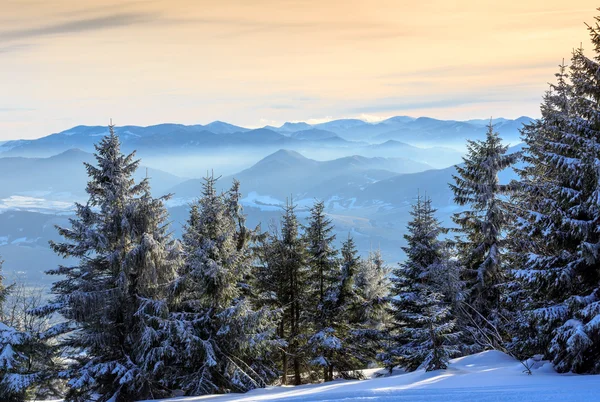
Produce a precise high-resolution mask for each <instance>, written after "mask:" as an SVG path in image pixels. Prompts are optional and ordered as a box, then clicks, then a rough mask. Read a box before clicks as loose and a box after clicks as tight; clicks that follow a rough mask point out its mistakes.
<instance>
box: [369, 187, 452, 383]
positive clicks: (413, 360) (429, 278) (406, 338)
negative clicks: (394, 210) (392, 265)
mask: <svg viewBox="0 0 600 402" xmlns="http://www.w3.org/2000/svg"><path fill="white" fill-rule="evenodd" d="M434 214H435V210H434V209H433V208H432V207H431V200H430V199H428V198H425V199H424V200H423V199H422V198H421V197H420V196H419V197H417V202H416V204H415V205H414V206H413V210H412V211H411V216H412V220H411V221H410V222H409V224H408V234H406V235H405V236H404V237H405V239H406V241H407V243H408V244H407V246H405V247H403V250H404V252H405V253H406V258H407V259H406V261H405V262H404V263H402V264H401V265H400V266H399V268H398V269H396V270H394V278H393V279H392V284H393V289H392V292H391V295H392V298H391V299H390V303H391V304H392V310H391V313H392V314H393V324H392V325H391V328H390V329H391V331H390V338H391V340H392V344H391V346H390V348H389V350H388V351H387V352H386V353H384V354H383V355H382V356H381V358H382V360H383V361H384V363H385V364H386V366H387V367H388V368H389V369H390V370H391V369H392V368H393V367H394V366H395V365H397V364H399V365H400V366H402V367H404V368H406V369H407V370H415V369H417V368H419V367H423V368H425V369H426V370H427V371H430V370H437V369H445V368H446V367H447V365H448V361H449V359H450V357H451V356H452V355H453V354H456V353H457V352H458V351H457V348H456V343H457V338H458V333H457V332H455V327H456V322H455V319H453V318H452V317H451V311H450V307H449V306H448V303H446V302H445V301H444V295H443V294H441V293H439V292H438V291H436V283H435V281H434V279H435V276H436V275H437V272H438V271H439V270H440V269H441V268H442V267H444V265H445V261H444V258H446V255H445V253H444V247H445V244H444V242H443V241H441V240H440V239H439V238H438V237H439V236H440V234H442V233H444V232H445V230H444V229H443V228H442V227H441V226H440V223H439V221H438V220H437V219H436V218H435V216H434Z"/></svg>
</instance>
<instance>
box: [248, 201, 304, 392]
mask: <svg viewBox="0 0 600 402" xmlns="http://www.w3.org/2000/svg"><path fill="white" fill-rule="evenodd" d="M295 209H296V205H294V203H293V202H289V201H288V203H287V204H286V206H285V209H284V214H283V216H282V218H281V222H280V225H279V226H280V229H277V227H276V226H275V225H272V227H271V231H270V233H269V234H266V235H265V236H263V241H262V242H261V246H260V247H259V248H258V254H259V259H260V265H259V266H258V267H257V274H256V278H257V288H258V290H259V291H260V293H261V300H262V302H263V303H264V304H265V305H268V306H272V307H274V308H278V309H280V310H281V311H282V314H281V317H280V321H279V324H278V327H277V335H278V337H279V338H280V339H282V340H284V341H285V343H286V345H285V347H284V348H282V350H281V357H280V365H281V372H282V376H281V383H282V384H284V385H286V384H287V383H288V375H289V372H290V371H293V378H294V379H293V383H294V384H295V385H300V384H301V383H302V374H303V373H304V372H305V371H306V365H307V356H306V347H305V344H306V334H307V333H308V332H309V331H310V329H311V327H310V325H311V323H310V320H308V319H307V318H308V317H307V311H308V309H307V308H306V306H307V303H308V280H307V278H308V261H309V260H308V254H307V251H306V248H307V246H306V242H305V238H304V237H303V236H300V233H299V224H298V218H297V216H296V212H295Z"/></svg>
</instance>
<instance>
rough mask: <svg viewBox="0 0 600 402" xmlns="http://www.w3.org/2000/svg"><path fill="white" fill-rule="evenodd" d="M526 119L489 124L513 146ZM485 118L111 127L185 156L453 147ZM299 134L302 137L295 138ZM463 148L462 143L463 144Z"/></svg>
mask: <svg viewBox="0 0 600 402" xmlns="http://www.w3.org/2000/svg"><path fill="white" fill-rule="evenodd" d="M531 120H532V119H531V118H529V117H519V118H517V119H514V120H510V119H504V118H498V119H495V120H493V122H494V124H495V128H496V130H497V131H498V132H499V133H500V135H501V136H502V137H503V138H504V139H505V140H506V141H507V142H511V143H512V144H516V143H518V142H519V129H520V128H521V127H522V125H523V124H525V123H528V122H530V121H531ZM485 124H487V123H486V121H485V120H484V119H480V120H476V119H475V120H469V121H455V120H438V119H433V118H429V117H419V118H413V117H408V116H395V117H391V118H389V119H386V120H383V121H381V122H377V123H369V122H365V121H362V120H358V119H340V120H333V121H329V122H326V123H319V124H308V123H304V122H287V123H284V124H283V125H281V126H280V127H273V126H266V127H263V128H259V129H249V128H244V127H240V126H236V125H233V124H229V123H226V122H222V121H215V122H212V123H209V124H206V125H200V124H196V125H182V124H171V123H165V124H158V125H153V126H148V127H140V126H120V127H116V132H117V133H118V134H119V136H120V138H121V141H122V143H123V147H124V149H126V150H133V149H138V150H139V151H140V152H146V153H157V152H184V151H186V152H187V151H192V150H193V149H210V148H215V147H220V148H227V147H230V148H231V147H233V148H239V147H244V146H250V147H264V146H269V147H272V148H301V147H307V146H332V147H339V146H353V145H356V144H354V143H355V142H356V141H358V142H362V143H370V144H376V143H383V142H386V141H389V140H395V141H400V142H405V143H408V144H410V145H413V146H414V145H418V146H450V147H456V146H460V144H461V143H464V141H465V140H466V139H476V138H483V136H484V135H485V127H484V125H485ZM107 132H108V129H107V127H103V126H76V127H73V128H70V129H68V130H65V131H62V132H60V133H55V134H51V135H48V136H45V137H42V138H38V139H33V140H14V141H7V142H5V143H3V144H1V145H0V156H28V157H45V156H51V155H54V154H57V153H60V152H64V151H66V150H67V149H71V148H80V149H82V150H84V151H86V152H91V151H93V144H94V143H95V142H97V141H98V137H101V136H103V135H105V134H106V133H107ZM300 133H302V134H300ZM463 145H464V144H463Z"/></svg>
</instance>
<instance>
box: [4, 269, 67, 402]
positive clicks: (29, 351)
mask: <svg viewBox="0 0 600 402" xmlns="http://www.w3.org/2000/svg"><path fill="white" fill-rule="evenodd" d="M0 287H2V285H1V280H0ZM0 293H3V295H2V296H1V297H4V296H5V297H6V298H5V300H4V302H5V305H4V306H2V305H1V303H0V400H2V401H25V400H32V399H49V398H57V397H60V395H61V390H62V383H61V382H60V381H58V380H55V379H53V378H52V377H51V375H50V373H51V372H52V371H54V369H56V368H58V367H59V366H60V364H61V363H60V362H61V359H60V356H59V352H60V350H59V349H58V348H57V346H56V345H55V343H54V342H51V341H49V340H48V333H47V332H46V331H47V330H48V328H49V322H48V320H47V319H46V318H44V317H38V316H35V315H32V314H30V313H29V310H30V309H33V308H36V307H39V306H40V303H41V302H42V290H41V289H40V290H33V289H31V288H29V287H26V286H25V284H23V283H15V284H13V285H11V287H10V293H9V294H6V292H3V291H0Z"/></svg>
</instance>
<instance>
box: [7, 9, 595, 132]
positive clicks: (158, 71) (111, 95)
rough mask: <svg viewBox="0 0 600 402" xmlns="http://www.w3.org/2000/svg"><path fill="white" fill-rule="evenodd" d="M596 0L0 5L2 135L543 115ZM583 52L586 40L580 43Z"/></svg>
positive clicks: (583, 35)
mask: <svg viewBox="0 0 600 402" xmlns="http://www.w3.org/2000/svg"><path fill="white" fill-rule="evenodd" d="M597 6H598V3H597V1H587V0H575V1H571V2H564V1H558V0H543V1H542V0H524V1H510V0H507V1H490V0H457V1H450V0H419V1H415V0H411V1H406V0H370V1H367V0H361V1H358V0H303V1H300V0H198V1H192V0H155V1H141V0H131V1H123V0H121V1H115V0H107V1H100V0H47V1H44V0H0V139H2V140H3V139H12V138H33V137H40V136H43V135H47V134H50V133H52V132H57V131H60V130H64V129H67V128H69V127H71V126H74V125H78V124H107V123H108V121H109V118H113V120H114V121H115V123H116V124H118V125H125V124H138V125H149V124H155V123H161V122H178V123H185V124H193V123H201V124H205V123H209V122H211V121H213V120H225V121H228V122H232V123H235V124H240V125H245V126H253V127H257V126H263V125H266V124H281V123H283V122H285V121H297V120H305V121H306V120H308V121H314V122H317V121H322V120H328V119H332V118H342V117H359V118H363V119H370V120H376V119H381V118H384V117H388V116H392V115H411V116H421V115H427V116H431V117H438V118H448V119H468V118H485V117H489V116H494V117H500V116H502V117H518V116H521V115H530V116H534V117H535V116H537V115H538V106H539V101H540V98H541V95H542V94H543V92H544V90H545V89H546V87H547V84H546V83H547V82H549V81H552V79H553V74H554V72H555V71H556V66H557V65H558V64H559V63H560V61H561V60H562V58H563V57H565V58H568V57H569V55H570V51H571V49H572V48H573V47H576V46H578V45H579V43H580V42H583V43H584V47H586V46H585V44H586V43H587V42H588V36H587V32H586V28H585V25H584V24H583V23H584V22H591V21H592V19H593V16H594V15H596V14H598V12H597V11H596V10H595V9H596V7H597ZM588 47H589V46H588Z"/></svg>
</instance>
